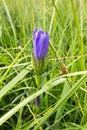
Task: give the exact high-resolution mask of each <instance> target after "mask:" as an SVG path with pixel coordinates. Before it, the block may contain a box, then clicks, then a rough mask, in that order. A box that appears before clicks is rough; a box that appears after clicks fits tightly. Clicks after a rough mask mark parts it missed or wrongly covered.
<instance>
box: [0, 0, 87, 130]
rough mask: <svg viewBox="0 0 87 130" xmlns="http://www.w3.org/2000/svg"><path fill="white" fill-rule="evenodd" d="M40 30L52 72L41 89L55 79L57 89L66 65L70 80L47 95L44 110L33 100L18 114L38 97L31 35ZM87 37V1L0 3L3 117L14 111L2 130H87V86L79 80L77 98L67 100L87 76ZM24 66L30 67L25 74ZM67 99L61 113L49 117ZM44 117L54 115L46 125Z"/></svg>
mask: <svg viewBox="0 0 87 130" xmlns="http://www.w3.org/2000/svg"><path fill="white" fill-rule="evenodd" d="M36 28H39V29H43V30H44V31H48V32H49V35H50V46H49V52H48V68H47V72H46V73H45V74H44V75H43V76H42V81H43V84H42V86H44V84H46V83H48V82H50V86H51V85H52V81H54V79H55V80H56V81H57V82H58V83H59V81H58V78H57V77H59V78H61V74H62V73H63V74H65V72H64V71H63V70H62V66H64V65H65V66H66V67H65V68H67V69H68V71H69V74H71V76H67V77H66V75H65V76H64V78H66V81H65V82H64V83H62V84H59V85H57V84H56V85H55V88H52V89H51V90H50V91H46V92H45V97H44V99H42V103H41V106H40V108H37V107H36V106H35V104H34V100H33V101H31V102H30V103H29V104H27V105H24V106H23V107H19V108H20V109H19V110H18V109H17V108H16V106H17V105H18V104H20V102H22V101H23V100H25V99H26V98H27V97H29V96H31V95H33V94H35V93H36V88H35V84H34V77H35V74H34V73H33V70H32V69H31V53H32V33H33V31H34V30H35V29H36ZM86 34H87V2H86V1H85V0H77V1H76V0H49V1H47V0H42V1H41V0H1V1H0V78H1V79H0V89H1V92H0V94H1V96H0V99H1V100H0V117H3V116H4V115H6V113H8V112H11V109H12V108H14V107H15V108H16V111H15V112H16V113H15V112H13V114H12V117H10V116H8V115H7V116H5V118H6V117H8V118H7V119H9V120H7V121H5V118H1V122H3V123H1V124H2V125H1V126H0V130H4V129H9V130H22V129H24V130H31V129H32V130H33V129H34V130H36V129H40V130H41V129H43V130H44V129H46V130H60V129H61V130H65V129H67V130H86V129H87V110H86V109H87V86H86V83H85V82H86V81H85V82H84V83H83V82H82V80H81V82H82V84H81V85H80V89H78V91H77V92H75V93H74V95H73V96H72V95H71V96H69V95H68V99H67V102H66V101H65V98H64V97H66V94H67V92H68V91H69V90H70V88H72V86H75V85H76V83H77V82H79V80H80V78H81V77H82V74H85V73H86V68H87V63H86V61H87V36H86ZM26 66H29V67H28V68H27V69H26ZM74 72H76V73H74ZM78 72H80V73H78ZM72 73H73V74H74V76H72ZM19 74H20V75H19ZM21 75H22V76H21ZM16 76H17V77H16ZM15 77H16V78H15ZM46 77H47V79H46ZM43 79H44V80H43ZM13 86H14V88H13ZM42 88H43V87H42ZM42 91H43V92H44V90H42ZM73 92H74V91H73ZM63 98H64V100H63V101H62V102H61V107H60V108H58V109H55V110H54V112H53V113H51V112H52V111H51V110H53V109H54V108H55V106H56V103H58V101H60V100H61V99H63ZM32 99H33V98H32ZM62 103H63V105H62ZM21 106H22V105H21ZM45 112H48V113H50V115H49V116H48V117H47V119H46V115H47V114H46V113H45ZM10 114H11V113H9V115H10ZM40 120H41V121H42V123H41V122H40ZM43 120H44V122H43ZM39 122H40V123H39ZM39 124H41V126H39Z"/></svg>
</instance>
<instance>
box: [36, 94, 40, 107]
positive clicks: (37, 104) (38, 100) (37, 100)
mask: <svg viewBox="0 0 87 130" xmlns="http://www.w3.org/2000/svg"><path fill="white" fill-rule="evenodd" d="M35 105H36V106H37V107H39V106H40V96H38V97H36V100H35Z"/></svg>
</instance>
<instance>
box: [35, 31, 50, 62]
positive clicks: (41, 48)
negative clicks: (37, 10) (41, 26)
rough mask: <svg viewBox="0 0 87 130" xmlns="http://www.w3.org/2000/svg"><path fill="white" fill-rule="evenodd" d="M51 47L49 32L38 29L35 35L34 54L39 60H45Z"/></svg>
mask: <svg viewBox="0 0 87 130" xmlns="http://www.w3.org/2000/svg"><path fill="white" fill-rule="evenodd" d="M48 45H49V35H48V32H43V31H42V30H38V29H36V30H35V31H34V33H33V54H34V57H35V58H36V59H37V60H44V59H45V57H46V55H47V52H48Z"/></svg>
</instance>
